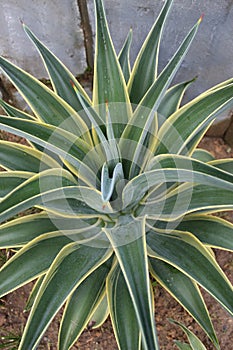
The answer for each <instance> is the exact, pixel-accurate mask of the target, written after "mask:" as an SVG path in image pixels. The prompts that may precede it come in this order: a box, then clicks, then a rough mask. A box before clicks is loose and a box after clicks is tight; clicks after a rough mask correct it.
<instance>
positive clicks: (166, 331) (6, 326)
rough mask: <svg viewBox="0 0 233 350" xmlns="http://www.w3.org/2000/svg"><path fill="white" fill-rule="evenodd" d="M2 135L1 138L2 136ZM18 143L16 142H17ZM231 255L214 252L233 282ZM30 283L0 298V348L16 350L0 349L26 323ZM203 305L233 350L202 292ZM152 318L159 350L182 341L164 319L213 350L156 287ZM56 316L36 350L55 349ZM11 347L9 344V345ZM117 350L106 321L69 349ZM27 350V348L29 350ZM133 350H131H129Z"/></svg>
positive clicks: (225, 152) (232, 338) (225, 322)
mask: <svg viewBox="0 0 233 350" xmlns="http://www.w3.org/2000/svg"><path fill="white" fill-rule="evenodd" d="M2 136H3V135H2ZM18 141H19V140H18ZM201 147H203V148H205V149H208V150H209V151H210V152H212V153H213V155H214V156H216V157H217V158H228V157H233V150H232V149H230V147H229V146H228V145H226V144H225V143H224V142H223V141H222V140H221V139H213V138H205V139H204V140H203V141H202V142H201ZM222 215H223V216H224V218H226V219H228V220H230V221H232V222H233V212H231V213H224V214H222ZM232 257H233V256H232V253H230V252H227V251H216V258H217V261H218V262H219V264H220V266H221V267H222V269H223V270H224V271H225V273H226V274H227V276H228V278H229V279H230V280H231V282H233V259H232ZM31 286H32V283H31V284H29V285H27V286H25V287H23V288H20V289H19V290H17V291H15V292H14V293H11V294H10V295H8V296H6V297H5V298H3V299H2V300H0V301H1V303H0V348H3V349H4V348H5V349H17V345H15V346H12V347H6V346H5V347H1V346H2V345H1V344H3V343H4V342H6V340H4V339H3V338H2V337H4V335H7V334H8V332H9V331H11V332H13V333H14V335H19V336H20V334H21V333H22V329H23V326H24V324H25V322H26V319H27V316H28V314H27V313H23V309H24V306H25V302H26V300H27V297H28V294H29V292H30V288H31ZM203 295H204V298H205V300H206V302H207V305H208V308H209V311H210V314H211V317H212V320H213V323H214V326H215V329H216V332H217V335H218V337H219V339H220V345H221V349H222V350H231V349H233V345H232V343H233V319H232V318H230V316H229V315H228V314H227V312H225V311H224V310H223V309H222V308H221V307H220V306H219V304H217V303H216V302H215V301H214V300H213V298H212V297H211V296H209V295H207V293H203ZM155 318H156V323H157V330H158V334H159V339H160V344H161V350H172V349H176V347H175V345H174V342H173V341H174V339H179V340H182V339H183V340H185V337H184V335H183V333H182V331H180V330H179V329H178V328H176V327H174V326H173V325H171V324H170V323H169V321H168V318H173V319H175V320H177V321H181V322H182V323H184V324H185V325H186V326H188V327H189V329H190V330H192V331H194V332H195V334H196V335H197V336H198V337H200V339H201V340H202V341H203V342H204V343H205V345H206V347H207V349H208V350H212V349H214V347H213V346H212V344H211V343H210V341H209V340H208V339H207V337H206V335H205V334H204V333H203V331H202V330H201V329H200V327H199V326H198V325H197V324H196V323H195V322H194V321H193V319H192V318H191V317H190V316H189V315H188V314H187V313H186V312H185V311H184V310H183V309H182V307H181V306H180V305H179V304H178V303H177V302H176V301H175V300H174V299H173V298H171V297H170V296H169V294H168V293H167V292H165V291H164V290H163V289H162V288H161V287H160V286H159V285H158V286H156V289H155ZM59 319H60V314H59V315H57V316H56V318H55V320H54V322H53V323H52V325H51V326H50V328H49V330H48V331H47V332H46V335H45V336H44V338H43V340H42V342H41V345H40V346H39V347H38V350H56V349H57V347H56V341H57V331H58V327H59ZM12 345H13V344H12ZM75 349H76V350H117V345H116V342H115V339H114V336H113V332H112V327H111V323H110V320H107V322H105V324H104V325H103V326H102V327H101V328H100V329H97V330H86V331H85V332H84V333H83V335H82V336H81V337H80V339H79V341H78V342H77V343H76V344H75V346H73V348H72V350H75ZM29 350H30V349H29ZM125 350H126V349H125ZM132 350H134V349H132Z"/></svg>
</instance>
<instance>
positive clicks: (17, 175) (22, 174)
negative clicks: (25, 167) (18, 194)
mask: <svg viewBox="0 0 233 350" xmlns="http://www.w3.org/2000/svg"><path fill="white" fill-rule="evenodd" d="M33 175H34V173H30V172H26V171H3V172H0V201H1V199H2V198H1V197H4V196H6V195H7V194H8V193H10V192H11V191H13V190H14V189H15V187H17V186H19V185H20V184H22V183H23V182H24V181H26V180H27V179H29V178H30V177H32V176H33Z"/></svg>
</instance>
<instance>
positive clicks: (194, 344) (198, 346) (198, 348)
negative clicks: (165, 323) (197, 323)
mask: <svg viewBox="0 0 233 350" xmlns="http://www.w3.org/2000/svg"><path fill="white" fill-rule="evenodd" d="M170 322H171V323H173V324H176V325H178V326H179V327H180V328H181V329H182V330H183V331H184V332H185V334H186V335H187V337H188V340H189V342H190V345H191V349H193V350H207V349H206V347H205V346H204V344H202V342H201V341H200V340H199V339H198V338H197V336H196V335H195V334H194V333H193V332H191V331H190V330H189V329H188V328H187V327H185V326H184V325H183V324H182V323H180V322H177V321H174V320H171V319H170Z"/></svg>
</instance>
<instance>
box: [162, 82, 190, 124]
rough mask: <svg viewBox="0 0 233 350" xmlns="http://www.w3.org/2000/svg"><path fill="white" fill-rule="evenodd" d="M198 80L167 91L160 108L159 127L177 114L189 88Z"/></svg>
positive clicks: (183, 83) (177, 85)
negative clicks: (172, 115)
mask: <svg viewBox="0 0 233 350" xmlns="http://www.w3.org/2000/svg"><path fill="white" fill-rule="evenodd" d="M195 80H196V78H194V79H192V80H189V81H185V82H182V83H179V84H176V85H174V86H172V87H171V88H170V89H168V90H167V92H166V94H165V95H164V97H163V98H162V100H161V102H160V105H159V108H158V127H159V128H160V127H161V125H162V124H163V123H164V121H165V120H166V119H167V118H168V117H170V115H171V114H173V113H175V112H176V111H177V109H178V108H179V106H180V103H181V101H182V98H183V96H184V93H185V91H186V89H187V88H188V86H189V85H190V84H192V83H193V82H194V81H195Z"/></svg>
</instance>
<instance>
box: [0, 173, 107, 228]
mask: <svg viewBox="0 0 233 350" xmlns="http://www.w3.org/2000/svg"><path fill="white" fill-rule="evenodd" d="M68 174H69V173H68ZM63 175H64V176H62V172H60V173H59V172H57V171H56V170H50V171H49V170H45V171H44V172H41V173H39V174H37V175H35V176H33V177H31V178H30V179H29V180H26V181H25V182H24V183H23V184H21V185H19V186H18V187H17V188H16V189H15V190H14V191H11V192H10V193H9V194H8V195H7V196H5V197H4V198H3V199H2V201H1V211H0V220H1V221H2V222H3V221H5V220H7V219H8V218H10V217H11V216H13V215H16V214H18V213H19V212H21V211H23V210H25V209H28V208H31V207H33V206H39V207H41V208H43V209H44V208H46V209H47V210H48V211H51V212H52V213H55V214H57V213H59V214H60V215H62V213H64V214H70V215H71V216H72V217H77V218H78V217H80V215H81V216H82V218H89V217H101V213H102V215H103V216H105V215H104V214H108V213H111V212H112V208H111V206H110V205H109V204H107V203H104V202H103V201H102V198H101V193H100V192H99V191H97V190H94V189H92V188H89V187H84V186H72V185H73V182H72V178H71V179H70V178H69V177H67V174H66V173H65V171H64V174H63ZM96 210H97V211H96ZM78 214H79V215H78Z"/></svg>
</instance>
